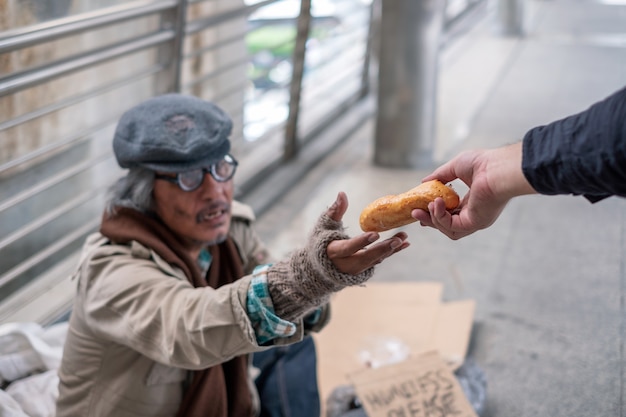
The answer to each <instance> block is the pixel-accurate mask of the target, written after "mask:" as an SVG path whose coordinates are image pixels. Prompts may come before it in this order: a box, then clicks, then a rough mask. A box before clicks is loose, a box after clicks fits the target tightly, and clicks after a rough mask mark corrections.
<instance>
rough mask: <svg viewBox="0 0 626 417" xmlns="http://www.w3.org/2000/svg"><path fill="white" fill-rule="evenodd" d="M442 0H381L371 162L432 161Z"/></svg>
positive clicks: (402, 164)
mask: <svg viewBox="0 0 626 417" xmlns="http://www.w3.org/2000/svg"><path fill="white" fill-rule="evenodd" d="M445 4H446V1H445V0H384V1H382V15H381V29H380V53H379V57H380V63H379V75H378V114H377V123H376V135H375V152H374V163H375V164H377V165H381V166H389V167H405V168H415V167H420V166H425V165H426V166H427V165H431V164H432V158H433V153H434V143H435V141H434V139H435V123H436V97H437V72H438V55H439V44H440V38H441V31H442V28H443V19H444V11H445Z"/></svg>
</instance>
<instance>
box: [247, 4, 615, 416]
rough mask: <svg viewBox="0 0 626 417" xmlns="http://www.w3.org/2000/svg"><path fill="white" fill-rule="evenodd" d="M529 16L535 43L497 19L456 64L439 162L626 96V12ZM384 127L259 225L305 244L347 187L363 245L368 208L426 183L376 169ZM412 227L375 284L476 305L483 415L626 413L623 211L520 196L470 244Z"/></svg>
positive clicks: (570, 8)
mask: <svg viewBox="0 0 626 417" xmlns="http://www.w3.org/2000/svg"><path fill="white" fill-rule="evenodd" d="M531 5H532V13H531V14H530V16H531V19H530V25H529V30H528V34H527V35H526V36H525V37H522V38H503V37H498V36H495V35H494V33H493V32H492V31H491V30H490V26H489V21H488V20H486V21H485V22H483V23H482V24H479V25H477V26H476V27H475V29H473V30H472V31H471V32H468V33H467V34H465V35H464V36H463V37H462V39H460V40H458V41H457V42H456V43H455V45H451V46H450V47H448V48H447V49H446V51H445V53H444V54H443V55H442V59H441V77H440V80H439V112H438V141H437V144H438V145H437V150H436V153H435V159H436V161H435V162H436V163H440V162H443V161H444V160H446V159H447V158H449V157H450V156H452V155H454V154H455V153H457V152H458V151H460V150H462V149H466V148H473V147H493V146H499V145H502V144H506V143H511V142H513V141H516V140H519V139H520V138H521V137H522V136H523V134H524V133H525V132H526V131H527V130H528V129H530V128H532V127H534V126H537V125H539V124H543V123H547V122H549V121H551V120H555V119H557V118H560V117H564V116H566V115H569V114H572V113H574V112H578V111H581V110H584V109H585V108H587V107H588V106H589V105H591V104H592V103H593V102H595V101H597V100H599V99H602V98H603V97H605V96H606V95H608V94H610V93H611V92H613V91H615V90H617V89H619V88H620V87H622V86H623V85H626V3H623V2H622V3H621V4H620V3H618V2H613V4H609V2H605V3H602V4H601V3H595V2H591V1H573V0H570V1H566V0H552V1H534V2H531ZM374 123H375V120H373V119H370V120H368V121H367V122H366V123H364V124H363V125H362V127H361V128H360V129H358V130H357V131H356V132H354V133H353V134H352V135H351V136H350V137H349V139H348V140H346V141H345V142H344V143H343V144H342V145H341V146H340V148H339V149H337V151H336V152H334V153H333V154H332V155H330V156H329V157H327V158H325V159H324V160H323V161H322V162H321V163H320V164H319V165H317V167H316V168H315V169H313V170H311V171H310V172H309V173H308V175H306V176H305V177H304V178H303V179H302V181H300V182H299V183H298V185H297V186H296V187H295V188H293V190H292V191H291V192H289V193H286V194H284V195H283V196H282V197H281V198H280V199H279V200H277V201H276V202H275V204H274V205H273V206H272V208H271V209H270V210H268V211H267V212H265V213H264V214H263V215H262V216H260V218H259V222H258V229H259V232H260V233H261V235H262V236H263V237H264V238H265V239H266V241H267V242H268V243H269V246H270V247H271V248H272V250H273V252H275V253H276V254H277V255H281V254H285V253H287V252H289V251H290V250H291V249H292V248H293V247H295V246H299V245H301V244H302V243H303V242H304V240H305V238H306V234H307V232H308V230H309V229H310V228H311V227H312V225H313V224H314V221H315V219H317V217H318V215H319V214H320V213H321V212H322V211H323V210H324V209H325V208H326V207H327V206H328V205H329V204H330V203H332V201H333V200H334V198H335V196H336V194H337V192H338V191H346V192H347V194H348V198H349V201H350V207H349V209H348V212H347V214H346V216H345V218H344V221H345V224H346V225H347V227H348V232H349V233H351V234H353V235H354V234H358V233H360V230H359V227H358V216H359V214H360V211H361V209H362V208H363V207H365V205H367V204H368V203H369V202H370V201H372V200H373V199H375V198H378V197H380V196H382V195H385V194H391V193H398V192H402V191H404V190H406V189H409V188H412V187H413V186H415V185H417V184H418V183H419V182H420V180H421V178H422V177H423V176H424V175H425V174H427V173H428V169H411V170H404V169H387V168H380V167H376V166H373V164H372V163H371V161H372V153H373V149H372V148H373V135H374ZM287 175H288V174H287ZM455 187H456V189H457V190H458V191H459V192H461V193H463V192H464V188H463V185H462V184H457V185H455ZM404 230H405V231H406V232H407V233H408V234H409V240H410V241H411V243H412V246H411V247H410V248H409V249H407V250H405V251H404V252H402V253H400V254H398V255H397V256H395V257H393V258H392V259H390V260H388V261H387V262H385V263H383V264H382V265H380V266H379V267H378V268H377V273H376V276H375V278H374V279H375V280H379V281H438V282H442V283H443V284H444V298H445V299H447V300H455V299H467V298H471V299H475V300H476V302H477V310H476V317H475V319H476V320H475V326H474V334H473V337H472V343H471V349H470V352H469V354H470V355H471V356H473V357H474V358H475V359H476V361H477V362H478V364H479V365H480V366H481V367H482V368H483V370H484V371H485V374H486V376H487V380H488V392H487V404H486V411H485V413H484V415H485V416H489V417H491V416H499V417H500V416H506V417H513V416H515V417H517V416H520V417H537V416H549V417H572V416H585V417H589V416H611V417H617V416H621V417H624V416H626V352H625V347H624V342H625V340H626V306H625V304H626V302H625V296H626V261H625V259H626V258H625V256H624V255H625V254H626V200H625V199H618V198H610V199H607V200H605V201H602V202H599V203H597V204H593V205H592V204H590V203H589V202H587V201H586V200H585V199H583V198H580V197H573V196H557V197H546V196H529V197H523V198H519V199H516V200H514V201H512V202H511V203H510V205H509V207H508V208H507V209H506V210H505V212H504V213H503V214H502V216H501V217H500V219H499V220H498V221H497V222H496V224H494V225H493V226H492V227H491V228H489V229H487V230H484V231H482V232H479V233H476V234H474V235H472V236H470V237H467V238H465V239H462V240H460V241H456V242H455V241H451V240H448V239H447V238H446V237H445V236H443V235H442V234H440V233H438V232H436V231H434V230H431V229H426V228H422V227H419V226H418V225H409V226H406V227H404Z"/></svg>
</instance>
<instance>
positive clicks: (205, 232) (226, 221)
mask: <svg viewBox="0 0 626 417" xmlns="http://www.w3.org/2000/svg"><path fill="white" fill-rule="evenodd" d="M233 188H234V187H233V180H232V179H230V180H228V181H226V182H218V181H215V179H214V178H213V177H212V176H211V174H209V173H205V174H204V181H203V182H202V184H201V185H200V187H198V188H197V189H195V190H193V191H183V190H181V189H180V188H179V186H178V185H177V184H174V183H171V182H169V181H158V180H155V181H154V200H155V205H156V213H157V215H158V216H159V217H160V218H161V220H162V221H163V222H164V223H165V224H166V225H167V226H168V227H169V228H170V229H171V230H172V231H173V232H174V233H176V234H177V235H178V236H179V237H180V238H181V240H182V241H183V242H184V244H185V245H187V246H188V247H189V249H190V250H191V251H192V252H195V251H197V250H199V249H200V248H201V247H203V246H205V245H207V244H208V245H211V244H217V243H220V242H222V241H223V240H224V239H226V236H227V234H228V230H229V228H230V219H231V202H232V200H233Z"/></svg>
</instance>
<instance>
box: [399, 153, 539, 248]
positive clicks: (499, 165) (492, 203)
mask: <svg viewBox="0 0 626 417" xmlns="http://www.w3.org/2000/svg"><path fill="white" fill-rule="evenodd" d="M521 158H522V147H521V143H518V144H514V145H509V146H506V147H502V148H496V149H488V150H478V151H466V152H463V153H461V154H459V155H458V156H456V157H455V158H453V159H452V160H450V161H449V162H448V163H446V164H444V165H442V166H440V167H439V168H437V169H436V170H435V171H433V172H432V173H431V174H430V175H428V176H426V177H425V178H424V179H423V180H422V181H429V180H432V179H438V180H440V181H441V182H444V183H447V182H450V181H453V180H455V179H457V178H458V179H460V180H462V181H463V182H464V183H465V184H466V185H467V186H468V187H469V191H468V192H467V193H466V194H465V196H463V198H462V199H461V203H460V204H459V207H457V209H456V210H454V211H453V212H449V211H447V210H446V207H445V204H444V202H443V200H442V199H441V198H437V199H436V200H435V201H434V202H432V203H430V204H429V205H428V211H425V210H413V212H412V213H411V215H412V216H413V218H415V219H417V220H418V221H420V222H421V224H422V226H430V227H434V228H435V229H438V230H439V231H441V232H442V233H443V234H445V235H446V236H448V237H449V238H450V239H453V240H457V239H460V238H462V237H465V236H468V235H470V234H472V233H474V232H476V231H478V230H481V229H485V228H487V227H489V226H491V225H492V224H493V223H494V222H495V221H496V219H497V218H498V217H499V216H500V214H501V213H502V210H504V207H506V205H507V203H508V202H509V200H511V198H513V197H515V196H517V195H522V194H530V193H534V190H533V189H532V187H530V184H528V182H527V181H526V179H525V177H524V175H523V173H522V169H521Z"/></svg>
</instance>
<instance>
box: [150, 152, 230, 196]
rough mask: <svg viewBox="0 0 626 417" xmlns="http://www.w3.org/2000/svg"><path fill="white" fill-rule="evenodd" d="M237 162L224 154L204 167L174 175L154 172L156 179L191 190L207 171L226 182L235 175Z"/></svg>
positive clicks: (197, 185) (218, 180) (184, 189)
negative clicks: (217, 160)
mask: <svg viewBox="0 0 626 417" xmlns="http://www.w3.org/2000/svg"><path fill="white" fill-rule="evenodd" d="M237 165H238V162H237V160H236V159H235V158H233V156H232V155H230V154H226V155H225V156H224V158H223V159H222V160H220V161H219V162H216V163H214V164H212V165H210V166H208V167H206V168H197V169H192V170H191V171H185V172H179V173H178V174H176V176H175V177H172V176H170V175H165V174H154V178H155V179H157V180H165V181H169V182H172V183H174V184H177V185H178V186H179V187H180V189H181V190H183V191H193V190H195V189H197V188H198V187H200V186H201V185H202V182H203V181H204V175H205V174H207V173H209V174H211V176H212V177H213V179H214V180H215V181H217V182H226V181H228V180H229V179H231V178H232V177H233V175H235V171H236V170H237Z"/></svg>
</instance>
